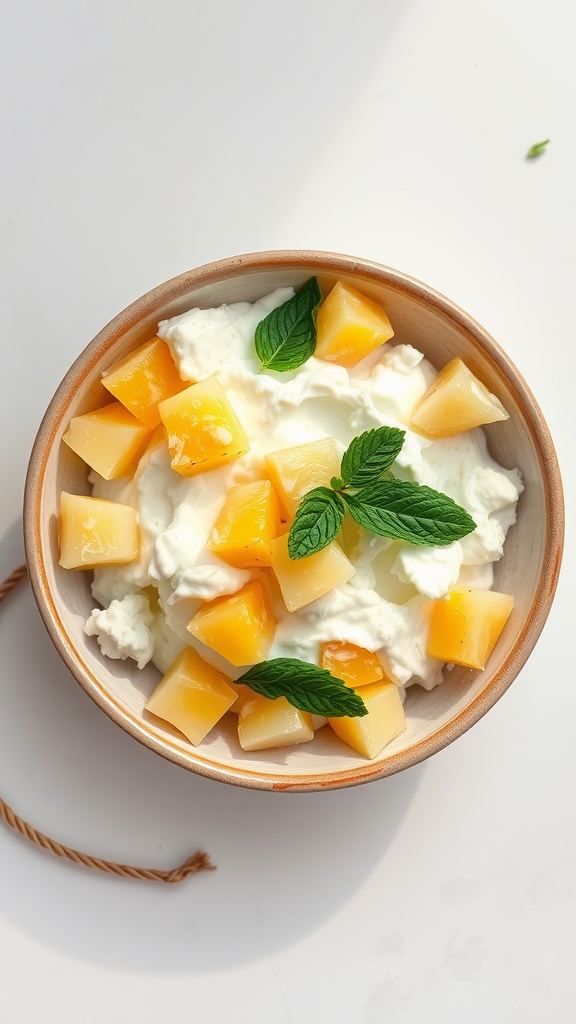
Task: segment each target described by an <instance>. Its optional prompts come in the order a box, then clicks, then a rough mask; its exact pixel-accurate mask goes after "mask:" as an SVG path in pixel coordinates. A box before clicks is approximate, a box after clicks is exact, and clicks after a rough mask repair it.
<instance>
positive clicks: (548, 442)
mask: <svg viewBox="0 0 576 1024" xmlns="http://www.w3.org/2000/svg"><path fill="white" fill-rule="evenodd" d="M318 264H321V265H322V268H323V270H325V271H326V272H327V273H333V274H341V275H344V274H354V275H358V276H360V277H362V276H365V277H366V278H367V280H369V279H372V280H373V279H374V278H376V279H380V280H381V281H382V282H385V284H386V285H387V287H388V288H393V289H394V288H396V289H398V290H399V291H406V290H407V289H408V290H409V291H410V292H411V294H412V295H414V296H415V297H416V298H417V299H418V300H419V302H421V303H423V304H426V305H428V306H430V307H432V308H434V310H435V312H436V313H437V314H439V315H441V316H443V317H445V318H446V319H447V320H451V321H452V322H456V323H458V325H459V326H460V328H461V330H462V331H463V332H464V333H466V334H467V335H468V336H469V337H470V338H472V339H473V340H474V341H475V342H476V343H480V345H481V346H483V344H484V342H485V341H488V342H489V344H490V345H491V346H492V349H493V351H492V356H491V359H492V361H493V362H494V364H495V366H496V367H497V368H498V369H499V370H500V371H502V372H503V373H504V375H505V377H506V378H507V379H508V383H509V385H510V386H511V388H512V389H513V390H514V391H515V392H516V396H517V399H518V401H519V404H522V405H524V407H525V408H526V409H530V415H529V416H528V417H527V422H528V426H529V429H530V432H531V434H532V439H533V442H534V445H535V448H536V451H537V453H538V459H539V462H540V465H541V470H542V475H543V478H544V479H545V481H546V483H547V488H546V494H545V502H546V509H547V513H548V514H547V522H548V529H547V534H546V539H545V553H546V556H545V559H544V561H543V569H542V573H541V575H540V580H539V583H540V586H539V587H538V588H537V590H536V594H535V597H534V600H533V602H532V606H531V611H530V615H529V617H528V625H527V626H526V627H525V628H524V630H523V631H522V632H521V633H520V634H519V635H518V637H517V640H516V643H515V645H514V648H513V649H512V651H511V652H510V654H509V656H508V657H507V659H506V660H505V661H504V662H503V664H502V666H501V668H500V670H499V671H498V672H497V674H496V675H495V676H493V677H492V679H491V681H490V683H489V685H488V686H487V687H486V689H484V690H482V691H481V692H480V693H479V694H478V696H477V697H476V698H475V699H474V700H473V701H472V702H471V703H470V704H469V705H468V706H467V707H466V708H465V709H464V710H463V711H461V712H460V713H458V714H456V715H455V716H454V718H452V719H450V720H449V721H448V722H447V723H446V724H445V725H444V726H443V727H441V728H440V729H438V730H437V731H436V732H435V733H433V734H432V735H431V736H429V737H428V738H427V739H426V740H424V741H422V742H419V743H417V744H414V745H413V746H412V747H411V748H410V749H409V750H407V751H404V752H402V753H399V754H397V755H391V756H390V757H389V758H388V759H387V760H386V761H385V762H378V763H375V764H374V763H371V762H369V763H367V764H366V766H365V767H364V766H362V767H361V768H354V769H350V771H348V772H342V771H340V772H338V773H326V774H325V775H315V776H313V777H308V776H298V775H293V776H290V777H289V778H288V777H286V776H282V775H280V774H278V776H275V775H274V774H269V773H266V774H264V773H262V774H259V773H258V772H256V771H254V770H252V769H250V770H247V769H244V768H242V767H238V768H237V769H232V768H230V767H228V766H220V765H218V764H217V763H215V762H212V761H210V760H209V759H207V758H204V757H198V758H197V761H196V763H195V764H194V765H192V764H190V763H189V762H188V761H186V760H185V759H184V758H183V757H181V756H180V755H179V754H178V752H177V751H176V750H171V749H170V748H167V746H166V744H165V743H164V742H163V741H161V740H157V739H156V738H155V737H154V736H151V735H150V734H149V733H148V732H146V730H145V729H143V727H142V725H141V723H140V722H139V720H138V719H137V718H136V716H133V715H131V714H129V713H127V712H126V711H125V710H123V709H120V707H119V706H118V705H117V704H116V703H115V702H114V701H113V700H112V699H111V698H110V697H109V695H108V694H106V693H105V692H104V691H103V689H102V688H101V686H100V684H99V683H98V680H97V679H95V678H94V677H93V676H92V674H91V673H90V672H87V671H85V670H82V667H81V671H80V673H79V674H78V669H79V665H78V657H77V655H76V654H75V651H74V648H73V645H72V644H71V643H70V641H69V638H68V635H67V632H66V629H65V627H64V624H63V623H62V621H61V619H60V616H59V613H58V610H57V608H56V605H55V602H54V600H53V598H52V595H51V593H50V589H49V587H48V581H47V576H46V568H45V564H44V561H43V558H42V555H41V545H40V531H39V517H40V502H41V493H42V484H43V479H44V474H45V470H46V463H47V458H48V454H47V453H48V452H49V451H50V448H51V444H52V443H53V441H54V437H55V434H56V430H57V425H58V422H59V419H58V412H59V409H60V406H61V404H62V402H63V400H64V399H65V397H66V396H67V395H68V394H69V391H70V388H71V387H72V386H73V379H74V370H75V369H78V368H79V367H80V366H81V367H82V372H83V374H86V372H89V370H90V367H91V366H92V365H94V362H95V361H96V359H97V357H96V351H98V358H100V357H101V355H102V354H103V353H105V352H106V351H107V350H108V349H109V348H110V347H111V346H113V345H114V343H115V342H116V341H117V340H118V338H120V337H121V336H122V335H123V334H124V333H125V332H126V331H127V330H129V329H130V328H131V327H133V326H134V325H135V324H137V323H138V322H139V321H140V320H142V319H143V318H144V317H145V316H147V315H149V314H150V313H152V312H154V310H155V309H156V308H157V307H158V305H159V304H161V303H165V302H167V301H169V300H170V299H172V298H175V297H177V296H179V295H180V294H181V293H182V292H183V291H186V290H188V289H190V290H191V289H192V288H198V287H200V286H202V285H204V284H210V283H213V282H215V281H223V280H226V279H228V278H230V277H234V276H236V275H237V273H238V272H239V271H240V270H242V271H248V272H250V271H258V270H262V269H273V268H276V267H278V268H281V267H285V268H287V269H290V268H298V269H306V268H307V267H310V268H311V269H314V271H317V267H318ZM40 439H41V440H42V444H41V445H40V444H39V440H40ZM40 449H42V450H40ZM24 543H25V550H26V557H27V561H28V568H29V574H30V580H31V584H32V590H33V593H34V597H35V600H36V603H37V605H38V608H39V611H40V614H41V617H42V619H43V621H44V625H45V626H46V628H47V630H48V633H49V634H50V637H51V639H52V641H53V643H54V645H55V647H56V648H57V650H58V652H59V653H60V655H61V657H62V659H63V661H64V662H65V664H66V665H67V667H68V668H69V669H70V671H71V672H72V674H73V675H74V677H75V678H77V679H79V681H80V683H81V685H82V686H83V688H84V689H85V690H86V692H87V693H88V694H89V696H90V697H91V698H92V699H93V700H94V701H95V702H96V703H97V704H98V705H99V706H100V707H101V708H102V709H103V710H104V711H105V712H106V713H107V714H108V715H109V717H111V718H112V719H113V721H115V722H116V723H117V724H118V725H120V726H121V727H122V728H123V729H124V730H125V731H126V732H128V733H129V734H130V735H131V736H133V737H134V738H135V739H137V740H139V742H141V743H143V744H144V745H145V746H147V747H148V748H150V749H152V750H155V751H156V752H157V753H159V754H161V755H162V756H164V757H167V758H168V759H169V760H172V761H173V762H174V763H176V764H179V765H180V766H181V767H185V768H187V769H188V770H190V771H194V772H197V773H198V774H201V775H204V776H206V777H208V778H211V779H215V780H217V781H223V782H227V783H229V784H232V785H239V786H243V787H245V788H252V789H264V790H273V791H279V792H306V791H308V792H310V791H317V790H323V789H338V788H344V787H347V786H350V785H359V784H362V783H366V782H369V781H371V780H373V779H376V778H383V777H386V776H388V775H393V774H395V773H397V772H400V771H403V770H404V769H406V768H408V767H411V766H412V765H414V764H418V763H420V762H421V761H424V760H425V759H426V758H428V757H430V756H431V755H432V754H434V753H436V752H437V751H439V750H441V749H442V748H443V747H445V746H447V745H448V744H449V743H451V742H453V740H455V739H457V738H458V737H459V736H461V735H462V734H463V733H464V732H466V731H467V730H468V729H470V728H471V727H472V725H474V724H475V723H476V722H477V721H478V720H479V719H480V718H482V717H483V715H485V714H486V712H487V711H489V710H490V708H491V707H493V705H494V704H495V703H496V702H497V701H498V700H499V698H500V697H501V696H502V694H503V693H504V692H505V691H506V690H507V689H508V687H509V686H510V685H511V683H512V681H513V680H514V678H515V677H516V675H517V674H518V672H519V671H520V669H521V668H522V666H523V665H524V664H525V662H526V661H527V659H528V657H529V656H530V654H531V652H532V649H533V647H534V645H535V643H536V641H537V639H538V637H539V635H540V633H541V631H542V629H543V627H544V624H545V622H546V618H547V616H548V613H549V610H550V606H551V603H552V599H553V596H554V593H555V590H556V586H557V582H558V575H559V570H560V564H561V559H562V551H563V543H564V501H563V491H562V482H561V476H560V471H559V467H558V461H557V457H556V453H555V450H554V445H553V443H552V439H551V437H550V433H549V431H548V427H547V425H546V422H545V420H544V417H543V416H542V413H541V411H540V409H539V406H538V404H537V402H536V400H535V398H534V396H533V395H532V393H531V391H530V389H529V388H528V386H527V384H526V383H525V381H524V379H523V378H522V376H521V375H520V374H519V372H518V371H517V369H516V368H515V367H514V366H513V364H512V363H511V362H510V360H509V359H508V357H507V356H506V354H505V353H504V351H503V350H502V349H501V348H500V346H499V345H498V343H497V342H496V341H495V340H494V339H493V338H491V336H490V335H489V334H488V333H487V332H486V331H485V330H484V328H482V327H481V326H480V324H478V323H477V322H476V321H475V320H474V319H473V318H472V317H470V316H469V315H468V314H467V313H465V312H464V311H463V310H462V309H460V307H458V306H457V305H456V304H455V303H453V302H451V301H450V300H449V299H447V298H446V297H445V296H444V295H442V294H441V293H439V292H436V291H434V290H433V289H431V288H429V287H427V286H425V285H424V284H422V282H420V281H418V280H416V279H415V278H412V277H409V276H408V275H406V274H403V273H401V272H399V271H396V270H393V269H391V268H388V267H385V266H383V265H381V264H378V263H374V262H372V261H369V260H363V259H357V258H355V257H352V256H346V255H340V254H336V253H324V252H321V251H318V252H315V251H310V250H306V251H300V250H288V251H279V252H261V253H248V254H245V255H241V256H237V257H232V258H230V259H225V260H220V261H217V262H214V263H209V264H206V265H204V266H201V267H199V268H197V269H196V270H192V271H188V272H186V273H184V274H181V275H179V276H178V277H175V278H172V279H171V280H169V281H167V282H165V283H164V284H161V285H159V286H158V287H156V288H154V289H152V290H151V291H149V292H147V293H146V294H145V295H143V296H142V297H141V298H139V299H137V300H136V301H135V302H133V303H132V304H131V305H130V306H128V307H127V308H126V309H125V310H124V311H123V312H121V313H120V314H119V315H118V316H116V317H115V318H114V319H113V320H112V321H111V322H110V323H109V324H108V325H107V326H106V327H104V328H103V330H102V331H100V332H99V334H98V335H96V337H95V338H94V339H93V341H92V342H91V344H90V345H89V346H88V347H87V349H86V350H85V351H84V352H83V353H82V354H81V355H80V356H79V357H78V359H77V360H76V361H75V363H74V364H73V365H72V367H71V368H70V370H69V371H68V373H67V374H66V378H65V379H64V380H63V381H62V383H61V384H60V386H59V388H58V389H57V391H56V393H55V395H54V397H53V399H52V401H51V403H50V405H49V406H48V409H47V410H46V413H45V415H44V417H43V419H42V422H41V424H40V427H39V430H38V434H37V438H36V441H35V444H34V447H33V451H32V455H31V458H30V463H29V466H28V472H27V476H26V484H25V492H24Z"/></svg>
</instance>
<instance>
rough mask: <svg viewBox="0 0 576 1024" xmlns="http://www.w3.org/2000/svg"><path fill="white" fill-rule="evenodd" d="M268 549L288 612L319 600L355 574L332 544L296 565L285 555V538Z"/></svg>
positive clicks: (351, 566) (338, 549) (350, 565)
mask: <svg viewBox="0 0 576 1024" xmlns="http://www.w3.org/2000/svg"><path fill="white" fill-rule="evenodd" d="M271 549H272V568H273V570H274V574H275V576H276V579H277V580H278V583H279V585H280V590H281V591H282V597H283V598H284V604H285V605H286V607H287V609H288V611H289V612H296V611H298V609H299V608H303V607H304V606H305V605H307V604H310V602H311V601H315V600H316V599H317V598H318V597H323V595H324V594H327V593H328V592H329V591H330V590H333V588H334V587H337V586H338V585H339V584H340V583H346V581H347V580H349V579H351V578H352V576H354V575H355V573H356V570H355V568H354V566H353V565H352V562H350V561H349V560H348V559H347V558H346V555H345V554H344V552H343V551H342V549H341V548H339V547H338V545H337V544H336V543H335V541H333V542H332V543H331V544H329V545H328V547H325V548H323V550H322V551H317V552H316V554H315V555H309V556H308V558H299V559H297V560H296V561H293V560H292V559H291V558H290V556H289V554H288V534H283V535H282V536H281V537H277V538H276V540H273V541H272V544H271Z"/></svg>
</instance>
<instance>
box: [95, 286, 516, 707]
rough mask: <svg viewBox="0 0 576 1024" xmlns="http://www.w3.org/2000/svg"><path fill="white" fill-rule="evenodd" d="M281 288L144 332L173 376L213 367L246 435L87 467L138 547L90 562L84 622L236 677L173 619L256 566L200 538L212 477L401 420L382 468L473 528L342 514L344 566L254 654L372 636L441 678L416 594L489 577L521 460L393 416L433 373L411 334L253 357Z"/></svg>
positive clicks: (218, 481) (211, 513) (384, 650)
mask: <svg viewBox="0 0 576 1024" xmlns="http://www.w3.org/2000/svg"><path fill="white" fill-rule="evenodd" d="M292 294H293V291H292V289H289V288H288V289H287V288H281V289H278V290H276V291H275V292H273V293H272V294H270V295H268V296H266V297H265V298H263V299H260V300H259V301H258V302H256V303H254V304H253V305H251V304H250V303H246V302H241V303H233V304H231V305H228V306H222V307H220V308H219V309H212V310H210V309H208V310H205V309H203V310H198V309H195V310H191V311H190V312H188V313H184V314H182V315H181V316H177V317H174V318H173V319H172V320H164V321H162V322H161V323H160V325H159V332H158V333H159V335H160V337H161V338H163V339H164V340H165V341H167V343H168V344H169V346H170V349H171V351H172V354H173V357H174V359H175V362H176V365H177V367H178V370H179V373H180V376H181V377H182V379H184V380H191V381H195V380H201V379H204V378H206V377H208V376H210V375H212V374H217V375H218V380H219V381H220V383H221V385H222V387H223V388H224V391H225V393H226V395H227V398H228V400H229V401H230V403H231V405H232V407H233V409H234V411H235V412H236V415H237V416H238V419H239V421H240V423H241V424H242V426H243V428H244V431H245V433H246V434H247V436H248V438H249V440H250V451H249V452H248V453H247V454H246V455H244V456H242V457H241V458H239V459H237V460H236V461H235V462H232V463H230V464H229V465H227V466H225V467H223V468H221V469H217V470H213V471H211V472H207V473H200V474H198V475H196V476H193V477H182V476H179V475H178V474H176V473H175V472H174V471H173V470H172V469H171V468H170V459H169V455H168V451H167V448H166V445H165V444H164V443H162V442H159V443H158V445H157V446H156V447H153V448H152V449H150V450H149V451H148V452H147V453H146V454H145V455H144V456H143V458H142V460H141V462H140V465H139V467H138V471H137V473H136V476H135V478H134V480H127V479H124V480H120V481H114V482H110V483H107V482H106V481H104V480H102V479H101V478H100V477H98V476H97V474H95V473H94V472H92V473H91V474H90V480H91V482H92V487H93V493H94V495H95V496H97V497H101V498H111V499H113V500H116V501H121V502H123V503H124V504H129V505H132V506H133V507H134V508H136V510H137V512H138V518H139V524H140V530H141V536H142V550H141V554H140V558H139V560H138V561H137V562H134V563H131V564H128V565H125V566H118V567H111V568H100V569H97V570H96V571H95V573H94V583H93V586H92V593H93V596H94V599H95V600H96V601H97V602H98V603H99V604H100V605H101V606H102V608H99V609H96V610H95V611H94V612H93V613H92V615H91V616H90V619H89V621H88V624H87V626H86V632H87V633H89V635H95V636H97V638H98V642H99V644H100V646H101V648H102V651H103V653H104V654H106V655H108V656H109V657H113V658H133V659H134V660H135V661H136V662H137V664H138V666H139V667H143V665H145V664H146V663H147V662H148V661H149V660H152V661H153V662H154V664H155V665H156V666H157V667H158V669H159V670H160V671H161V672H165V671H166V669H167V668H168V667H169V665H170V664H171V663H172V661H173V660H174V658H175V657H176V656H177V655H178V653H179V652H180V651H181V650H182V648H183V647H184V646H185V645H190V646H194V647H196V648H197V649H198V650H199V652H200V653H201V655H202V657H203V658H204V659H205V660H206V661H209V662H211V663H212V664H214V665H215V666H216V667H218V668H220V669H223V670H224V671H225V672H226V673H227V674H228V675H229V676H230V677H231V678H237V677H238V676H239V675H241V674H242V673H243V672H244V671H245V670H246V669H245V668H241V669H238V668H234V667H233V666H231V665H230V664H228V662H226V661H224V659H222V658H221V657H220V656H218V655H216V654H215V653H214V652H213V651H211V650H210V649H208V648H206V647H204V646H203V645H202V644H200V643H199V642H198V641H196V640H195V638H194V637H193V636H192V635H191V634H190V633H189V632H188V631H187V629H186V627H187V624H188V622H189V621H190V619H191V618H192V617H193V615H194V614H195V612H196V611H197V610H198V608H199V606H200V604H201V603H202V602H203V601H210V600H212V599H214V598H216V597H219V596H221V595H226V594H233V593H235V592H236V591H238V590H239V589H240V588H241V587H242V586H243V585H244V584H245V583H246V582H247V580H248V579H249V578H250V577H251V576H253V575H257V570H252V569H250V570H246V569H235V568H232V567H231V566H229V565H227V564H226V563H225V562H223V561H222V560H221V559H219V558H217V557H216V556H215V555H213V554H211V553H210V552H209V551H208V550H207V547H206V545H207V542H208V539H209V536H210V533H211V530H212V527H213V525H214V522H215V520H216V517H217V515H218V513H219V511H220V509H221V507H222V505H223V502H224V498H225V496H226V493H227V491H228V490H229V488H230V487H231V486H233V485H234V484H239V483H244V482H248V481H251V480H257V479H261V478H262V477H263V476H264V472H263V470H264V456H265V455H266V454H268V453H269V452H273V451H277V450H279V449H282V448H291V447H293V446H295V445H298V444H304V443H306V442H308V441H315V440H319V439H321V438H323V437H327V436H331V437H334V438H335V439H336V440H337V442H339V444H340V446H341V449H342V451H344V450H345V448H346V447H347V446H348V445H349V443H350V441H351V440H352V438H353V437H355V436H356V435H358V434H360V433H362V431H364V430H368V429H370V428H373V427H379V426H383V425H387V426H395V427H400V428H402V429H404V430H406V439H405V443H404V446H403V448H402V451H401V453H400V455H399V456H398V458H397V460H396V462H395V464H394V467H393V471H394V474H395V476H397V477H399V478H402V479H405V480H413V481H415V482H417V483H421V484H427V485H428V486H430V487H433V488H434V489H436V490H439V491H443V492H444V493H445V494H448V495H449V496H450V497H452V498H454V500H455V501H456V502H457V503H458V504H459V505H461V506H462V507H463V508H465V509H466V510H467V511H468V512H470V514H471V515H472V516H473V518H474V520H475V522H476V523H477V528H476V530H475V531H474V532H473V533H472V534H470V535H469V536H467V537H464V538H463V539H462V540H461V541H459V542H456V543H453V544H450V545H448V546H446V547H436V548H429V547H414V546H411V545H409V544H402V543H398V542H392V541H389V540H386V539H384V538H382V537H376V536H373V535H372V534H369V533H367V532H366V531H364V530H362V529H360V528H357V529H354V528H352V529H348V530H347V531H346V532H345V534H344V539H343V541H342V544H343V546H344V548H345V550H346V553H347V555H348V557H349V558H350V560H351V561H352V563H353V564H354V566H355V568H356V575H355V576H354V577H353V578H352V579H351V580H350V581H349V582H348V583H345V584H343V585H342V586H339V587H336V588H335V589H334V590H332V591H331V592H330V593H328V594H326V595H325V596H324V597H322V598H320V599H318V600H316V601H314V602H313V603H312V604H309V605H307V606H306V607H305V608H303V609H301V610H300V611H299V612H296V613H292V614H290V613H288V612H287V611H286V608H285V607H284V606H283V605H282V603H281V602H278V604H277V606H275V607H274V614H275V617H276V619H277V629H276V635H275V639H274V642H273V646H272V649H271V651H270V654H269V657H270V658H277V657H296V658H300V659H303V660H305V661H310V662H314V663H318V659H319V649H320V644H321V643H323V642H325V641H330V640H341V641H349V642H351V643H354V644H357V645H358V646H360V647H363V648H365V649H366V650H368V651H372V652H377V654H378V656H379V658H380V660H381V661H382V664H383V665H384V668H385V670H386V672H387V674H388V675H389V676H390V678H392V679H393V680H394V681H395V682H396V683H397V684H398V685H399V686H400V687H405V686H408V685H410V684H412V683H414V682H418V683H420V684H421V685H422V686H424V687H426V688H427V689H430V688H432V687H434V686H436V685H437V684H438V683H440V682H441V680H442V668H443V665H442V663H441V662H439V661H438V660H437V659H435V658H431V657H428V655H427V654H426V648H427V636H428V609H429V602H430V600H436V599H438V598H441V597H442V596H443V595H445V594H446V593H447V591H448V590H449V589H450V588H451V587H453V586H455V585H456V584H462V585H466V586H474V587H478V588H481V589H490V587H491V585H492V578H493V577H492V565H493V563H494V562H495V561H497V560H498V559H499V558H500V557H501V555H502V548H503V544H504V540H505V537H506V533H507V531H508V529H509V527H510V526H511V525H512V524H513V523H514V521H515V518H516V503H517V500H518V497H519V494H520V493H521V491H522V489H523V487H522V481H521V477H520V474H519V472H518V470H516V469H512V470H507V469H503V468H502V467H501V466H499V465H498V464H497V463H496V462H495V461H494V460H493V459H492V458H491V456H490V455H489V453H488V450H487V446H486V440H485V436H484V433H483V431H482V430H481V429H479V428H477V429H475V430H470V431H467V432H466V433H465V434H461V435H459V436H457V437H452V438H447V439H442V440H436V441H430V440H428V439H426V438H424V437H422V436H420V435H418V434H416V433H414V432H412V431H410V430H408V429H407V424H408V423H409V421H410V417H411V413H412V409H413V407H414V405H415V403H416V402H417V401H418V400H419V399H420V398H421V396H422V395H423V394H424V392H425V391H426V389H427V387H428V386H429V384H430V383H431V381H432V380H433V379H434V377H435V376H436V371H435V370H434V368H433V367H432V366H431V365H430V363H428V362H427V361H426V360H425V359H424V357H423V356H422V354H421V353H420V352H418V351H417V350H416V349H415V348H413V347H412V346H410V345H402V344H393V343H389V344H388V345H387V346H386V347H385V348H384V349H383V350H382V351H383V354H382V356H381V359H380V361H379V362H376V363H375V362H374V359H373V358H369V359H368V360H364V361H363V363H361V364H358V366H357V367H354V368H352V370H351V371H348V370H347V369H345V368H344V367H341V366H336V365H332V364H330V363H326V362H321V361H320V360H318V359H315V358H312V359H309V360H308V362H306V363H305V364H304V365H303V366H302V367H300V368H299V369H298V370H296V371H292V372H290V373H286V374H285V373H283V374H279V373H275V372H258V371H259V361H258V359H257V357H256V354H255V351H254V341H253V339H254V331H255V328H256V324H257V323H258V322H259V320H261V319H262V318H263V317H264V316H266V315H267V313H268V312H270V310H271V309H273V308H275V307H276V306H279V305H280V304H281V303H283V302H285V301H286V299H287V298H289V297H290V296H291V295H292ZM149 587H154V588H155V589H156V590H157V594H158V601H157V602H156V601H152V608H151V603H150V601H149V599H148V596H149V592H148V596H146V595H144V594H142V588H149Z"/></svg>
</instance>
